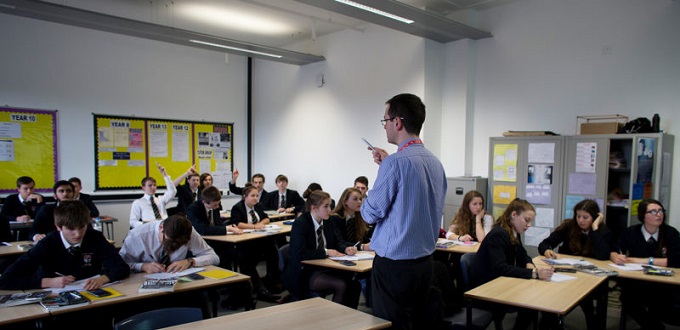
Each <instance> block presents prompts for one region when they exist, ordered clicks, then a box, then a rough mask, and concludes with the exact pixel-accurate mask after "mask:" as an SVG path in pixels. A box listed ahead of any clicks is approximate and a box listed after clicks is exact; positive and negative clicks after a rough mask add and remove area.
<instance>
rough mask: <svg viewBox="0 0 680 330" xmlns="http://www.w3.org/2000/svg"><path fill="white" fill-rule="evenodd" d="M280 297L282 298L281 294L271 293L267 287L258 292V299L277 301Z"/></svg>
mask: <svg viewBox="0 0 680 330" xmlns="http://www.w3.org/2000/svg"><path fill="white" fill-rule="evenodd" d="M280 299H281V296H277V295H273V294H271V292H269V291H268V290H267V289H265V288H261V289H260V290H258V292H257V300H262V301H266V302H270V303H275V302H278V301H279V300H280Z"/></svg>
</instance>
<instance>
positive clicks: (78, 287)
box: [50, 275, 111, 293]
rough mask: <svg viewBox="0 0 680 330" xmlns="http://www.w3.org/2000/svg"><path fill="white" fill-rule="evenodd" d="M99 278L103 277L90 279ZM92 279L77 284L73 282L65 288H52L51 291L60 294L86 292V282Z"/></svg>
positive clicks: (79, 281) (85, 279)
mask: <svg viewBox="0 0 680 330" xmlns="http://www.w3.org/2000/svg"><path fill="white" fill-rule="evenodd" d="M99 276H101V275H95V276H92V277H90V278H97V277H99ZM90 278H84V279H82V280H78V281H75V282H73V283H71V284H69V285H67V286H64V287H63V288H51V289H50V290H52V292H54V293H59V292H64V291H72V290H75V291H83V290H85V282H86V281H87V280H89V279H90ZM110 284H111V283H107V284H104V285H102V287H104V286H107V285H110Z"/></svg>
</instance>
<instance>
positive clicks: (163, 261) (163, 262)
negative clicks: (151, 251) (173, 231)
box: [158, 248, 170, 267]
mask: <svg viewBox="0 0 680 330" xmlns="http://www.w3.org/2000/svg"><path fill="white" fill-rule="evenodd" d="M158 263H159V264H161V265H164V266H166V267H167V266H170V257H169V256H168V255H167V254H165V249H163V248H161V255H160V258H158Z"/></svg>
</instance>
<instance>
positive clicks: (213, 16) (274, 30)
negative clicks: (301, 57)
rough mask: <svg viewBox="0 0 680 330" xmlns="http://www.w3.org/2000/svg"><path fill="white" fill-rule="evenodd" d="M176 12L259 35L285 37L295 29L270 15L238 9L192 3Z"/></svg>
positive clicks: (181, 5) (194, 18)
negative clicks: (255, 13)
mask: <svg viewBox="0 0 680 330" xmlns="http://www.w3.org/2000/svg"><path fill="white" fill-rule="evenodd" d="M176 6H177V7H176V8H177V11H178V12H179V13H181V15H184V16H186V17H189V18H190V19H192V20H197V21H199V22H208V23H210V24H212V25H214V26H219V27H222V28H227V29H234V30H239V31H247V32H252V33H259V34H277V35H286V34H291V33H294V32H295V29H293V28H292V27H290V26H289V25H287V24H286V23H284V22H281V21H277V19H275V18H273V17H272V16H271V15H268V16H263V15H253V14H251V13H249V12H247V11H245V10H241V9H239V8H232V9H229V10H224V9H221V8H217V7H215V6H207V5H200V4H194V3H188V4H187V3H184V4H182V3H180V4H178V5H176Z"/></svg>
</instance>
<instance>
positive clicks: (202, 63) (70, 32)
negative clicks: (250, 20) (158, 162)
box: [0, 14, 247, 243]
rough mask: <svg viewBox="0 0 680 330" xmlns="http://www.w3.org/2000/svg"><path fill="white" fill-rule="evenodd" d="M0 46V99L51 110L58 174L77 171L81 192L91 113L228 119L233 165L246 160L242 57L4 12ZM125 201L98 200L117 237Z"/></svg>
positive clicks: (90, 174) (89, 177)
mask: <svg viewBox="0 0 680 330" xmlns="http://www.w3.org/2000/svg"><path fill="white" fill-rule="evenodd" d="M0 45H2V46H1V47H0V48H1V49H2V51H0V63H2V64H0V77H2V79H0V104H7V105H10V106H13V107H24V108H38V109H57V110H58V111H59V112H58V124H59V125H58V135H59V137H58V139H59V144H58V147H59V177H60V178H64V179H68V178H69V177H71V176H78V177H80V178H81V180H82V181H83V191H84V192H91V191H92V190H93V189H94V136H93V134H94V133H93V127H92V121H93V119H92V113H99V114H113V115H122V116H132V115H136V116H140V117H152V118H169V119H186V120H203V119H204V120H207V121H217V122H233V123H234V127H235V129H234V154H235V156H234V159H235V161H236V166H245V164H246V159H245V158H246V153H245V150H246V147H245V146H246V132H245V115H246V87H247V86H246V83H247V80H246V74H247V71H246V64H247V62H246V58H245V57H242V56H236V55H230V56H229V61H228V63H225V56H224V54H222V53H219V52H211V51H206V50H200V49H197V48H192V47H185V46H179V45H173V44H168V43H162V42H157V41H151V40H145V39H139V38H133V37H128V36H122V35H116V34H112V33H106V32H100V31H95V30H89V29H83V28H77V27H72V26H66V25H60V24H55V23H49V22H43V21H38V20H33V19H28V18H21V17H15V16H9V15H4V14H0ZM27 174H30V173H27ZM169 174H170V175H171V176H177V175H178V174H181V173H169ZM140 180H141V178H140ZM97 193H99V192H97ZM124 193H140V196H141V189H139V190H133V191H124ZM48 195H51V194H48ZM130 204H131V201H130V200H122V201H113V202H98V205H101V208H102V209H103V210H102V213H104V214H109V215H112V216H114V217H116V218H118V219H120V222H118V223H117V224H116V238H117V241H118V243H120V242H121V241H122V238H123V237H124V235H125V233H127V228H128V226H129V225H128V220H127V219H128V218H129V214H130ZM225 204H227V205H229V206H231V205H230V204H229V203H225Z"/></svg>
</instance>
